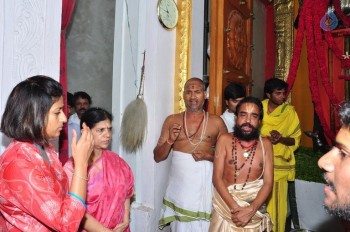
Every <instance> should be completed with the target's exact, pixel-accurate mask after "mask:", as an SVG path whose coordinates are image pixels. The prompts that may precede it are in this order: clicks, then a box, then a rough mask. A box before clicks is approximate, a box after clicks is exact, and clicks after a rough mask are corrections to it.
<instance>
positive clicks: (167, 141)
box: [166, 138, 174, 145]
mask: <svg viewBox="0 0 350 232" xmlns="http://www.w3.org/2000/svg"><path fill="white" fill-rule="evenodd" d="M166 143H167V144H169V145H173V144H174V142H172V143H171V142H169V138H168V139H167V140H166Z"/></svg>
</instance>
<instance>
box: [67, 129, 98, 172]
mask: <svg viewBox="0 0 350 232" xmlns="http://www.w3.org/2000/svg"><path fill="white" fill-rule="evenodd" d="M93 148H94V138H93V136H92V134H91V130H90V128H89V127H87V126H86V125H85V123H83V129H82V130H81V137H80V139H79V141H77V134H76V132H75V131H74V130H73V136H72V156H73V159H74V164H75V167H77V166H79V165H84V164H85V165H86V166H87V164H88V161H89V158H90V155H91V153H92V151H93Z"/></svg>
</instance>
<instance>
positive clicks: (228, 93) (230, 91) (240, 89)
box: [224, 82, 246, 100]
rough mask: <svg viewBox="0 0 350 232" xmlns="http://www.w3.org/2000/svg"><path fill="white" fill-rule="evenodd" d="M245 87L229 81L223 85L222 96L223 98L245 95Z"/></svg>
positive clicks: (235, 97)
mask: <svg viewBox="0 0 350 232" xmlns="http://www.w3.org/2000/svg"><path fill="white" fill-rule="evenodd" d="M245 95H246V92H245V87H244V86H243V85H240V84H237V83H233V82H231V83H230V84H228V85H227V86H226V87H225V90H224V98H225V100H229V99H237V98H241V97H245Z"/></svg>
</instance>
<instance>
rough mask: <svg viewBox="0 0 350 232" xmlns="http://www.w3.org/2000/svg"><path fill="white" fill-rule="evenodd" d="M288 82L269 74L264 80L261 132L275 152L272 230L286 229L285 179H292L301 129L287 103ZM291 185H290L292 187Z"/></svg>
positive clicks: (271, 209) (286, 185)
mask: <svg viewBox="0 0 350 232" xmlns="http://www.w3.org/2000/svg"><path fill="white" fill-rule="evenodd" d="M287 89H288V84H287V83H286V82H284V81H283V80H281V79H278V78H272V79H269V80H267V81H266V82H265V87H264V92H265V95H266V97H267V99H265V100H263V101H262V103H263V107H264V118H263V120H262V127H261V135H262V136H263V137H265V136H266V137H268V138H269V139H270V140H271V143H272V144H273V152H274V185H273V189H272V193H271V196H270V198H269V200H268V203H267V211H268V213H269V214H270V216H271V219H272V222H273V223H274V226H273V231H274V232H285V224H286V217H287V208H288V203H287V202H288V200H287V198H288V182H290V183H293V182H294V179H295V157H294V151H295V150H296V149H297V148H298V147H299V143H300V136H301V129H300V122H299V118H298V115H297V113H296V111H295V110H294V107H293V106H291V105H289V104H288V103H286V102H285V101H286V93H287ZM293 186H294V185H291V187H293Z"/></svg>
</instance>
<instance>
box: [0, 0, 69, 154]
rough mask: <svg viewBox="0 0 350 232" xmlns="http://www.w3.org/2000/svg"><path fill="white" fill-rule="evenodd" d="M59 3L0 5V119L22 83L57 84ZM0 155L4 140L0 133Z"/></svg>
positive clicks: (22, 0)
mask: <svg viewBox="0 0 350 232" xmlns="http://www.w3.org/2000/svg"><path fill="white" fill-rule="evenodd" d="M61 11H62V3H61V1H50V0H2V1H0V77H1V84H0V88H1V91H0V92H1V94H0V102H1V103H0V108H1V112H0V115H2V114H3V112H4V108H5V105H6V101H7V98H8V95H9V94H10V92H11V90H12V88H13V87H14V86H15V85H16V84H17V83H18V82H20V81H22V80H23V79H25V78H27V77H30V76H34V75H38V74H41V75H47V76H50V77H52V78H54V79H56V80H59V66H60V32H61ZM0 140H1V146H0V152H3V151H4V148H5V147H6V146H7V144H8V142H9V141H8V139H7V138H6V137H5V136H4V135H3V134H2V133H0Z"/></svg>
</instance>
